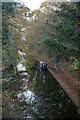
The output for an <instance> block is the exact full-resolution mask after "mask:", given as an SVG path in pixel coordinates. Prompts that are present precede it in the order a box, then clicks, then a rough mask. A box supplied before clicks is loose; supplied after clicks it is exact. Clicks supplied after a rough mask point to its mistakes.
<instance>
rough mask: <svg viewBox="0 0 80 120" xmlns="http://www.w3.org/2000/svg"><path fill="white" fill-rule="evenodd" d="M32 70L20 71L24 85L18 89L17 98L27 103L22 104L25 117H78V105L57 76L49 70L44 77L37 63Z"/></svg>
mask: <svg viewBox="0 0 80 120" xmlns="http://www.w3.org/2000/svg"><path fill="white" fill-rule="evenodd" d="M30 70H31V73H34V74H31V75H28V73H27V72H24V71H22V72H21V73H20V75H21V76H22V77H21V81H22V84H21V86H22V87H21V89H20V91H18V94H17V98H18V101H19V102H25V104H26V105H23V106H22V108H23V110H22V113H23V117H24V118H32V117H38V118H41V117H42V118H43V117H44V118H45V117H50V118H53V117H54V118H55V117H56V118H59V117H64V116H66V117H72V118H73V116H74V117H77V111H76V107H75V106H74V105H73V103H72V102H71V100H70V99H69V98H68V96H67V95H66V94H65V92H64V91H63V89H62V88H61V87H60V85H59V84H58V83H57V81H56V80H55V78H54V77H53V76H52V75H51V74H50V73H49V72H47V74H46V77H45V78H43V76H42V75H41V73H40V72H39V71H37V65H36V69H35V68H34V67H32V68H31V69H30ZM36 71H37V72H36ZM35 74H36V77H35ZM28 76H29V77H28Z"/></svg>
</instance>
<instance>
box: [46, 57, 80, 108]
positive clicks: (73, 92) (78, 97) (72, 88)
mask: <svg viewBox="0 0 80 120" xmlns="http://www.w3.org/2000/svg"><path fill="white" fill-rule="evenodd" d="M63 64H64V63H63ZM55 65H56V64H55V62H54V58H52V59H51V60H50V61H49V62H48V69H49V71H50V72H51V74H52V75H53V76H54V77H55V78H56V80H57V81H58V83H59V84H60V85H61V87H62V88H63V89H64V91H65V92H66V93H67V95H68V96H69V98H70V99H71V100H72V101H73V103H74V104H75V105H76V106H77V107H80V92H79V81H78V80H77V79H76V78H75V77H74V76H71V74H68V73H67V72H66V71H65V70H63V69H62V68H61V67H60V66H59V70H56V69H55Z"/></svg>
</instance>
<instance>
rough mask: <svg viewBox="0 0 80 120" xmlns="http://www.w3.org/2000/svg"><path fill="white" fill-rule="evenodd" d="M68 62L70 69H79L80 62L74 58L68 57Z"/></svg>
mask: <svg viewBox="0 0 80 120" xmlns="http://www.w3.org/2000/svg"><path fill="white" fill-rule="evenodd" d="M70 61H71V62H72V66H71V67H72V69H74V70H79V68H80V60H78V59H76V58H75V57H70Z"/></svg>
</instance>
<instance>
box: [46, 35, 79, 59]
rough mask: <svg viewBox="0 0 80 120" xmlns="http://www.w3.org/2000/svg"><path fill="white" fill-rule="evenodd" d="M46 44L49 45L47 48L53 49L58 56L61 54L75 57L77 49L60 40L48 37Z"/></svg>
mask: <svg viewBox="0 0 80 120" xmlns="http://www.w3.org/2000/svg"><path fill="white" fill-rule="evenodd" d="M44 43H45V44H46V45H47V47H51V48H52V49H53V50H54V51H55V53H56V54H59V55H61V56H68V57H69V56H71V55H73V56H75V55H76V51H77V49H76V48H75V47H74V46H72V45H70V44H66V43H63V42H61V40H59V39H58V38H52V37H47V38H46V39H45V40H44Z"/></svg>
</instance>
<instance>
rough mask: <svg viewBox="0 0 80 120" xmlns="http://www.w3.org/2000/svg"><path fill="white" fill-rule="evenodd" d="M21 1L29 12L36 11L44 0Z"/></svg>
mask: <svg viewBox="0 0 80 120" xmlns="http://www.w3.org/2000/svg"><path fill="white" fill-rule="evenodd" d="M20 1H22V2H23V3H24V4H25V5H26V6H27V7H29V8H30V9H31V10H35V9H38V8H39V7H40V4H41V3H43V2H44V1H45V0H20Z"/></svg>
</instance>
